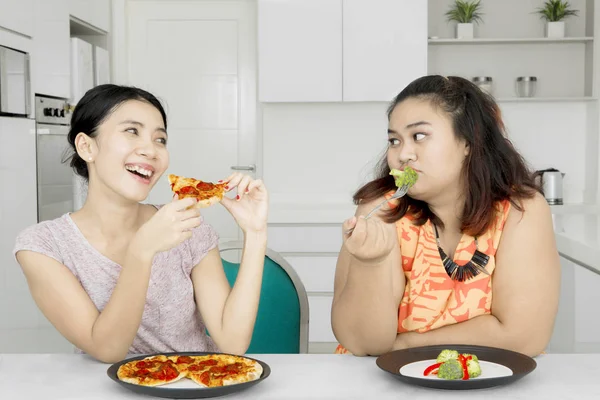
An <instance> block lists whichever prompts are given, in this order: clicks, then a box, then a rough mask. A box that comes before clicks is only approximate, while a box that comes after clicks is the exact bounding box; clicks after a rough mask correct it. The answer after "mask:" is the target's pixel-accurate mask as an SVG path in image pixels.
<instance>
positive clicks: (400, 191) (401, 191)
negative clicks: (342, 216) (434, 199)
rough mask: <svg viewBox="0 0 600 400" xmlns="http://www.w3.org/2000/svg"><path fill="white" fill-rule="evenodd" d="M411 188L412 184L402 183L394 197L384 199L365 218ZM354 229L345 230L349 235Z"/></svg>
mask: <svg viewBox="0 0 600 400" xmlns="http://www.w3.org/2000/svg"><path fill="white" fill-rule="evenodd" d="M409 188H410V185H402V186H400V187H399V188H398V190H396V193H394V194H393V196H392V197H390V198H389V199H385V200H384V201H382V202H381V203H379V205H378V206H377V207H375V208H373V209H372V210H371V211H369V213H368V214H367V215H365V219H369V217H370V216H371V215H373V213H374V212H375V211H377V210H379V209H380V208H381V206H383V205H384V204H385V203H387V202H388V201H391V200H395V199H399V198H400V197H402V196H404V195H405V194H406V192H408V189H409ZM353 230H354V228H350V229H348V230H347V231H346V232H344V233H345V234H346V235H349V234H351V233H352V231H353Z"/></svg>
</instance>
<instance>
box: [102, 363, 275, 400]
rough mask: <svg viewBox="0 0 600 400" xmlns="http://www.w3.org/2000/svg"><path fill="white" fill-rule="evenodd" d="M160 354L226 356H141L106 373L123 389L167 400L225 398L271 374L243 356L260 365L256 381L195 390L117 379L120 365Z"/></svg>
mask: <svg viewBox="0 0 600 400" xmlns="http://www.w3.org/2000/svg"><path fill="white" fill-rule="evenodd" d="M161 354H162V355H165V356H204V355H208V354H227V353H208V352H182V353H156V354H145V355H143V356H136V357H131V358H128V359H126V360H123V361H120V362H118V363H116V364H113V365H111V366H110V367H109V368H108V371H106V373H107V374H108V376H109V377H110V379H112V380H113V381H115V382H117V383H118V384H120V385H122V386H123V387H125V388H127V389H129V390H131V391H133V392H136V393H141V394H145V395H148V396H154V397H164V398H169V399H200V398H206V397H218V396H225V395H227V394H231V393H235V392H239V391H242V390H245V389H248V388H249V387H251V386H254V385H256V384H257V383H259V382H262V381H264V380H265V379H267V377H268V376H269V375H270V374H271V368H269V366H268V365H267V364H265V363H264V362H262V361H260V360H256V359H254V358H251V357H246V356H244V358H247V359H249V360H254V361H257V362H258V363H259V364H260V365H262V367H263V373H262V375H261V376H260V378H258V379H257V380H254V381H250V382H244V383H238V384H236V385H229V386H220V387H214V388H203V387H200V386H198V387H197V388H174V387H172V388H169V387H168V386H140V385H135V384H133V383H128V382H123V381H122V380H120V379H119V378H118V377H117V371H118V370H119V367H120V366H121V365H123V364H125V363H128V362H130V361H135V360H142V359H144V358H146V357H152V356H156V355H161Z"/></svg>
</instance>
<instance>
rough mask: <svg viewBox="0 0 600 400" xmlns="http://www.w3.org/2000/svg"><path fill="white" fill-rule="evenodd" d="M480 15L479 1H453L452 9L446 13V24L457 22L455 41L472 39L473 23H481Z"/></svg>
mask: <svg viewBox="0 0 600 400" xmlns="http://www.w3.org/2000/svg"><path fill="white" fill-rule="evenodd" d="M481 15H482V13H481V0H473V1H468V0H455V1H454V5H452V8H450V10H448V12H446V17H447V18H448V22H451V21H456V22H457V24H456V38H457V39H473V23H474V22H475V23H479V22H481V21H482V19H481Z"/></svg>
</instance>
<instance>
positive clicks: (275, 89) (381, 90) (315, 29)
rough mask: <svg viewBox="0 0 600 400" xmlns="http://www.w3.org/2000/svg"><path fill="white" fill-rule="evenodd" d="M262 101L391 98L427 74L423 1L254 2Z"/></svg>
mask: <svg viewBox="0 0 600 400" xmlns="http://www.w3.org/2000/svg"><path fill="white" fill-rule="evenodd" d="M258 63H259V99H260V101H262V102H334V101H385V102H388V101H390V100H391V99H392V98H393V97H394V96H395V95H396V94H398V92H399V91H400V90H401V89H402V88H404V86H406V85H407V84H408V83H409V82H410V81H412V80H413V79H415V78H417V77H419V76H423V75H426V74H427V2H426V1H422V2H415V1H410V0H286V1H282V0H259V2H258Z"/></svg>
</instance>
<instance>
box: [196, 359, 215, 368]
mask: <svg viewBox="0 0 600 400" xmlns="http://www.w3.org/2000/svg"><path fill="white" fill-rule="evenodd" d="M217 364H218V362H217V360H206V361H200V362H199V363H198V364H197V365H198V366H200V367H206V366H208V365H217Z"/></svg>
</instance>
